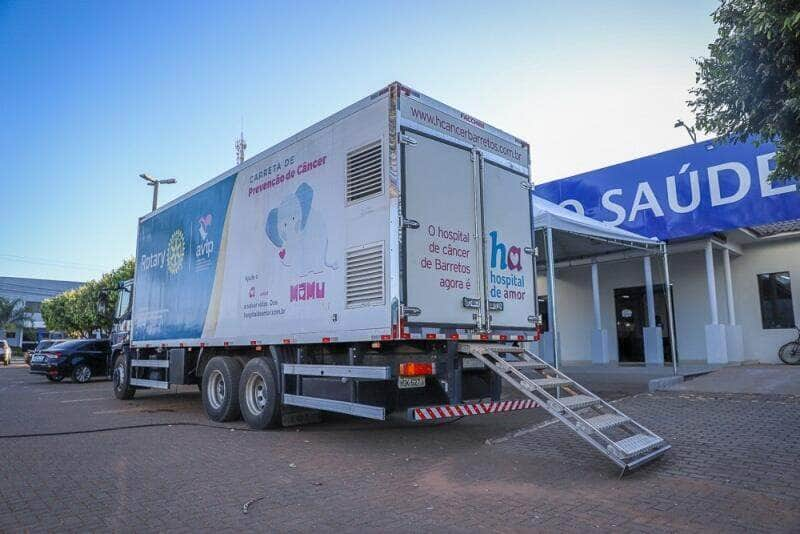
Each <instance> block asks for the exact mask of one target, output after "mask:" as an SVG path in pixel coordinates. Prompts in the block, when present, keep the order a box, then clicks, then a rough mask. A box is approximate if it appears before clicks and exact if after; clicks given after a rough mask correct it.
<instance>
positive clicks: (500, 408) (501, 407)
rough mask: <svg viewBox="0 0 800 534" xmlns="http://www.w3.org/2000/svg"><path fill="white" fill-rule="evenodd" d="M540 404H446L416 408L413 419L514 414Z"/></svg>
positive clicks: (505, 402)
mask: <svg viewBox="0 0 800 534" xmlns="http://www.w3.org/2000/svg"><path fill="white" fill-rule="evenodd" d="M537 406H538V404H537V403H536V402H534V401H532V400H530V399H525V400H513V401H500V402H479V403H476V404H445V405H442V406H428V407H425V408H414V409H413V410H412V418H413V420H414V421H431V420H433V419H446V418H448V417H464V416H467V415H486V414H490V413H499V412H513V411H515V410H528V409H530V408H536V407H537Z"/></svg>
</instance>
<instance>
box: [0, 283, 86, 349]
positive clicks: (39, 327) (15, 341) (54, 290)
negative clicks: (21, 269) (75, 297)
mask: <svg viewBox="0 0 800 534" xmlns="http://www.w3.org/2000/svg"><path fill="white" fill-rule="evenodd" d="M81 285H83V283H82V282H70V281H67V280H43V279H39V278H16V277H12V276H0V297H2V298H4V299H8V300H14V299H21V300H22V302H23V304H24V306H25V311H27V312H28V314H29V316H30V321H31V324H30V328H28V329H26V331H27V337H25V335H26V332H23V329H22V328H18V329H16V330H9V331H6V330H4V329H3V328H2V327H0V339H2V338H5V339H7V340H8V344H9V345H11V346H12V347H22V346H23V345H22V344H23V342H30V343H35V342H37V341H39V340H42V339H47V338H49V337H50V335H51V332H48V330H47V327H46V326H45V324H44V320H43V319H42V313H41V306H42V301H43V300H44V299H47V298H50V297H55V296H56V295H60V294H61V293H63V292H65V291H69V290H70V289H75V288H76V287H79V286H81ZM54 334H55V336H56V337H60V336H59V333H54Z"/></svg>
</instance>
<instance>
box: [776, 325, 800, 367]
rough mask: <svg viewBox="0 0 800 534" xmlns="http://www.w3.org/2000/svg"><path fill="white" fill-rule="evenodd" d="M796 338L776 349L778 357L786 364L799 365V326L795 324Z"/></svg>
mask: <svg viewBox="0 0 800 534" xmlns="http://www.w3.org/2000/svg"><path fill="white" fill-rule="evenodd" d="M795 329H796V330H797V339H795V340H794V341H790V342H789V343H787V344H785V345H784V346H782V347H781V348H779V349H778V358H780V359H781V361H782V362H783V363H785V364H787V365H800V326H795Z"/></svg>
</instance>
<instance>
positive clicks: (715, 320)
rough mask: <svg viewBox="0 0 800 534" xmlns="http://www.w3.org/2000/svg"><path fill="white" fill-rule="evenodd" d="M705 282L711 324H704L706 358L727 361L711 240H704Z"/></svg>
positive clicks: (726, 347)
mask: <svg viewBox="0 0 800 534" xmlns="http://www.w3.org/2000/svg"><path fill="white" fill-rule="evenodd" d="M706 283H707V284H708V306H709V311H710V312H711V324H707V325H706V360H707V361H708V363H717V364H724V363H728V343H727V338H728V335H727V332H726V329H725V325H721V324H719V310H718V309H717V279H716V277H715V273H714V249H713V248H712V244H711V240H710V239H709V240H708V241H707V242H706Z"/></svg>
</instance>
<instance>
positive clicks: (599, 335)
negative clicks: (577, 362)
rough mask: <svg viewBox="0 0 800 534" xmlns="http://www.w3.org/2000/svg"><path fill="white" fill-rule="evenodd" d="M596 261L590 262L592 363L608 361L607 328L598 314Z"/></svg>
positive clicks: (598, 285) (603, 363)
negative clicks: (592, 317)
mask: <svg viewBox="0 0 800 534" xmlns="http://www.w3.org/2000/svg"><path fill="white" fill-rule="evenodd" d="M598 271H599V268H598V265H597V262H596V261H595V262H592V304H593V305H594V306H593V307H594V330H593V331H592V363H597V364H601V365H605V364H607V363H608V362H609V351H608V330H605V329H604V328H603V321H602V317H601V315H600V275H599V273H598Z"/></svg>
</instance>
